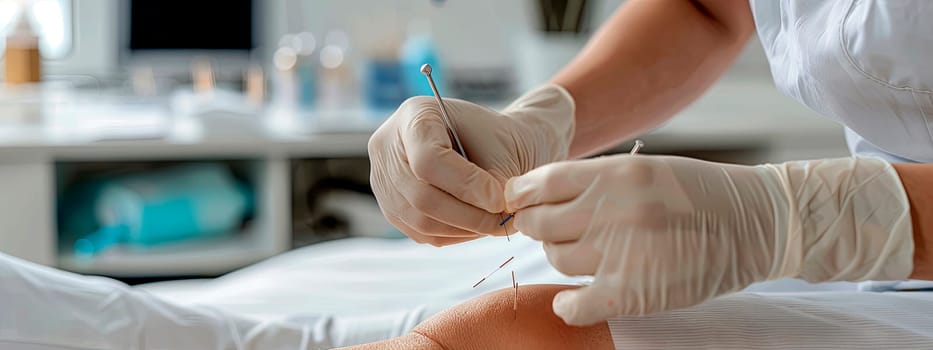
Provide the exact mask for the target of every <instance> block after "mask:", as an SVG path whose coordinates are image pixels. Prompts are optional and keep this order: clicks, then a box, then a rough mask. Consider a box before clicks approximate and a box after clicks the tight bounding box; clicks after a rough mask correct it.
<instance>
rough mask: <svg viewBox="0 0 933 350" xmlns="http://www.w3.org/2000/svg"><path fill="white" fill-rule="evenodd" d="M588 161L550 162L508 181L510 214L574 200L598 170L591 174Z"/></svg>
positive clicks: (506, 189)
mask: <svg viewBox="0 0 933 350" xmlns="http://www.w3.org/2000/svg"><path fill="white" fill-rule="evenodd" d="M587 165H588V164H587V161H567V162H559V163H551V164H548V165H545V166H542V167H538V168H536V169H534V170H532V171H529V172H528V173H526V174H525V175H522V176H517V177H513V178H511V179H509V181H508V182H506V184H505V205H506V210H508V211H509V212H516V211H518V210H521V209H524V208H527V207H530V206H535V205H541V204H548V203H562V202H566V201H569V200H572V199H574V198H576V197H577V196H579V195H580V194H581V193H583V192H584V191H586V189H587V187H588V186H589V184H591V183H592V182H593V178H594V177H595V176H598V173H599V172H597V171H589V169H587V168H588V166H587Z"/></svg>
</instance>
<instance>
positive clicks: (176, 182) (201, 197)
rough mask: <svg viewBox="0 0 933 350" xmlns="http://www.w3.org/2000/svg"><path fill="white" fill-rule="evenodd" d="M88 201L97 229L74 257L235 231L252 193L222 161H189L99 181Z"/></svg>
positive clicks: (250, 205) (79, 245)
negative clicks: (124, 247)
mask: <svg viewBox="0 0 933 350" xmlns="http://www.w3.org/2000/svg"><path fill="white" fill-rule="evenodd" d="M95 187H96V190H95V191H94V192H95V193H94V194H93V195H91V196H88V197H87V198H89V199H90V202H91V205H92V207H93V208H94V214H95V218H96V221H97V225H98V227H99V228H98V229H97V230H96V231H95V232H92V233H89V234H87V235H85V236H83V237H80V238H78V239H77V240H76V241H75V244H74V250H75V253H76V254H78V255H84V256H87V255H95V254H97V253H99V252H101V251H103V250H105V249H107V248H109V247H111V246H113V245H115V244H126V245H129V246H133V247H141V248H145V247H153V246H158V245H162V244H166V243H174V242H180V241H186V240H191V239H200V238H209V237H218V236H223V235H229V234H232V233H234V232H236V230H237V228H238V227H239V226H240V224H241V223H242V222H243V220H244V219H245V218H246V217H248V216H249V215H251V212H252V210H253V202H254V199H253V197H254V196H253V195H252V191H251V190H250V189H249V188H248V187H247V186H245V184H242V183H240V182H239V181H237V180H236V179H235V178H234V177H233V174H231V172H230V169H229V168H227V167H226V166H224V165H221V164H191V165H184V166H179V167H176V168H171V169H164V170H158V171H153V172H148V173H145V174H136V175H126V176H121V177H117V178H113V179H108V180H103V181H101V182H100V184H98V185H96V186H95Z"/></svg>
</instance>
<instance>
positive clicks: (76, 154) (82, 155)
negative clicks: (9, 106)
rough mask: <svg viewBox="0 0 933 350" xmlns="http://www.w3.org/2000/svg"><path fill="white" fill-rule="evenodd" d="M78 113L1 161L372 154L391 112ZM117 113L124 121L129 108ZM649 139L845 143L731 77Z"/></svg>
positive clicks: (768, 89) (766, 88)
mask: <svg viewBox="0 0 933 350" xmlns="http://www.w3.org/2000/svg"><path fill="white" fill-rule="evenodd" d="M95 111H97V109H95ZM69 113H70V111H68V110H59V111H57V115H58V117H56V119H55V120H57V121H56V122H46V123H45V124H44V125H32V126H18V125H9V124H8V125H5V126H4V125H2V124H0V160H16V159H34V158H37V157H39V158H52V159H56V160H84V159H94V160H131V159H132V160H138V159H157V158H172V159H176V158H218V157H219V158H227V157H230V158H233V157H251V156H260V157H269V156H281V157H334V156H364V155H365V154H366V143H367V140H368V138H369V134H370V133H371V132H372V131H373V130H375V128H376V127H378V124H379V123H380V121H381V118H384V115H388V113H374V112H366V111H363V110H349V111H342V112H331V113H321V114H320V115H323V116H325V117H323V119H326V120H327V121H325V122H323V123H322V124H330V126H328V125H318V126H319V129H321V130H325V131H326V130H331V131H334V130H337V131H340V132H311V131H308V130H309V128H308V127H307V125H306V124H307V123H302V122H296V121H295V119H294V118H291V119H290V118H286V117H275V116H273V115H271V114H268V113H267V115H263V116H243V115H240V116H214V117H210V118H208V119H206V120H207V121H204V119H195V118H174V119H172V118H164V117H159V116H154V115H155V113H153V112H152V111H139V109H138V108H137V109H133V110H130V111H129V112H126V113H124V114H125V115H126V116H129V118H136V119H116V118H115V117H113V116H110V117H108V118H109V121H108V120H106V119H105V120H104V122H98V123H96V125H95V122H94V120H99V119H103V118H96V117H82V119H80V121H81V122H80V123H77V122H75V121H70V122H69V121H68V120H69V119H67V118H68V117H69V116H70V115H69ZM109 113H111V114H116V115H119V117H118V118H124V114H120V113H121V110H110V112H109ZM76 114H77V113H76ZM85 114H87V113H85ZM383 114H384V115H383ZM94 115H100V114H99V113H98V114H94ZM72 119H78V118H72ZM321 119H322V118H319V119H318V120H321ZM62 120H65V122H62ZM115 120H116V121H118V122H116V123H111V122H110V121H115ZM333 126H339V129H338V128H335V127H333ZM135 137H141V138H147V137H148V139H133V138H135ZM647 139H649V140H651V142H652V146H654V147H659V146H663V147H664V148H672V147H677V148H688V149H690V148H701V149H717V148H724V147H733V148H735V147H746V146H749V147H750V146H756V145H757V146H761V145H768V144H770V143H775V142H783V143H787V142H798V141H799V142H807V141H814V140H819V141H821V142H827V141H826V140H830V141H829V142H831V143H841V142H842V132H841V127H840V126H838V125H837V124H835V123H833V122H831V121H828V120H826V119H824V118H821V117H820V116H818V115H817V114H816V113H814V112H812V111H810V110H809V109H807V108H806V107H804V106H802V105H799V104H797V103H796V102H794V101H792V100H791V99H789V98H787V97H785V96H783V95H781V94H780V93H778V92H777V91H776V90H775V89H774V87H773V85H772V84H771V82H770V81H766V80H764V79H743V78H735V77H727V78H725V79H723V80H722V81H720V82H718V83H717V84H716V85H714V87H713V88H712V89H710V91H708V92H707V93H706V95H704V96H703V97H702V98H701V99H700V100H699V101H698V102H697V103H695V104H693V105H692V106H690V107H688V108H687V109H686V110H684V111H683V112H681V113H680V114H678V115H677V116H676V117H675V118H673V119H672V120H671V121H669V122H668V123H666V124H665V125H663V126H661V127H660V128H658V129H657V130H655V131H653V132H651V133H650V134H649V135H647Z"/></svg>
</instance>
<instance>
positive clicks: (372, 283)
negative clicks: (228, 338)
mask: <svg viewBox="0 0 933 350" xmlns="http://www.w3.org/2000/svg"><path fill="white" fill-rule="evenodd" d="M511 256H514V257H515V260H513V261H512V262H511V263H510V264H509V265H507V266H506V267H505V268H503V269H502V270H501V271H499V272H497V273H496V274H494V275H493V276H492V277H490V278H489V279H487V280H486V281H485V282H483V283H482V284H480V285H479V286H478V287H476V288H472V285H473V284H474V283H476V282H477V281H478V280H479V279H480V278H482V277H483V276H485V275H486V274H488V273H490V272H491V271H492V270H493V269H495V268H496V267H497V266H499V264H501V263H502V262H503V261H505V260H506V259H508V258H509V257H511ZM512 270H514V271H515V274H516V279H517V280H518V282H519V283H520V284H540V283H580V282H582V281H584V278H579V277H567V276H564V275H562V274H561V273H559V272H557V271H556V270H554V268H553V267H551V266H550V264H548V262H547V259H546V258H545V256H544V251H543V249H541V244H540V243H539V242H535V241H533V240H531V239H529V238H527V237H524V236H521V235H513V236H512V238H511V241H507V240H506V238H504V237H502V238H499V237H495V238H483V239H479V240H476V241H472V242H468V243H464V244H458V245H455V246H449V247H443V248H436V247H432V246H428V245H420V244H416V243H414V242H412V241H410V240H406V239H380V238H352V239H345V240H339V241H332V242H326V243H321V244H316V245H313V246H309V247H305V248H301V249H298V250H295V251H291V252H288V253H285V254H283V255H280V256H277V257H274V258H271V259H269V260H266V261H264V262H261V263H258V264H256V265H253V266H250V267H247V268H244V269H241V270H239V271H236V272H234V273H231V274H228V275H226V276H223V277H220V278H217V279H213V280H194V281H172V282H160V283H154V284H148V285H143V286H139V287H138V288H140V289H144V290H146V291H148V292H150V293H152V294H155V295H157V296H159V297H161V298H164V299H166V300H168V301H171V302H174V303H177V304H180V305H199V306H208V307H211V308H214V309H219V310H222V311H227V312H231V313H235V314H239V315H243V316H248V317H255V318H260V319H264V320H286V321H297V322H302V323H306V324H307V323H320V322H318V321H319V320H320V319H321V318H329V319H330V320H329V321H328V322H329V323H330V326H329V332H331V334H330V337H332V339H334V341H335V343H336V344H342V345H346V344H357V343H362V342H369V341H376V340H380V339H385V338H389V337H393V336H398V335H401V334H404V333H406V332H408V331H409V330H410V329H411V328H413V327H414V326H415V325H417V324H418V323H419V322H421V321H422V320H424V319H426V318H428V317H430V316H431V315H433V314H434V313H436V312H438V311H440V310H443V309H445V308H447V307H449V306H451V305H455V304H457V303H460V302H462V301H465V300H468V299H471V298H473V297H476V296H479V295H481V294H485V293H488V292H490V291H494V290H498V289H501V288H507V287H510V286H511V283H512V281H511V273H510V272H511V271H512Z"/></svg>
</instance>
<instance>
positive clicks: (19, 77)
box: [4, 6, 42, 85]
mask: <svg viewBox="0 0 933 350" xmlns="http://www.w3.org/2000/svg"><path fill="white" fill-rule="evenodd" d="M27 13H28V12H26V11H25V6H23V8H21V9H20V11H19V18H17V20H16V21H15V22H14V23H16V24H15V26H14V27H13V31H12V32H10V34H9V35H7V37H6V52H5V56H4V68H5V69H4V72H5V76H4V79H5V81H6V84H9V85H18V84H30V83H36V82H39V81H40V80H42V57H41V56H40V55H39V37H38V36H37V35H36V33H35V31H33V29H32V25H31V24H30V23H29V16H28V15H27Z"/></svg>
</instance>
